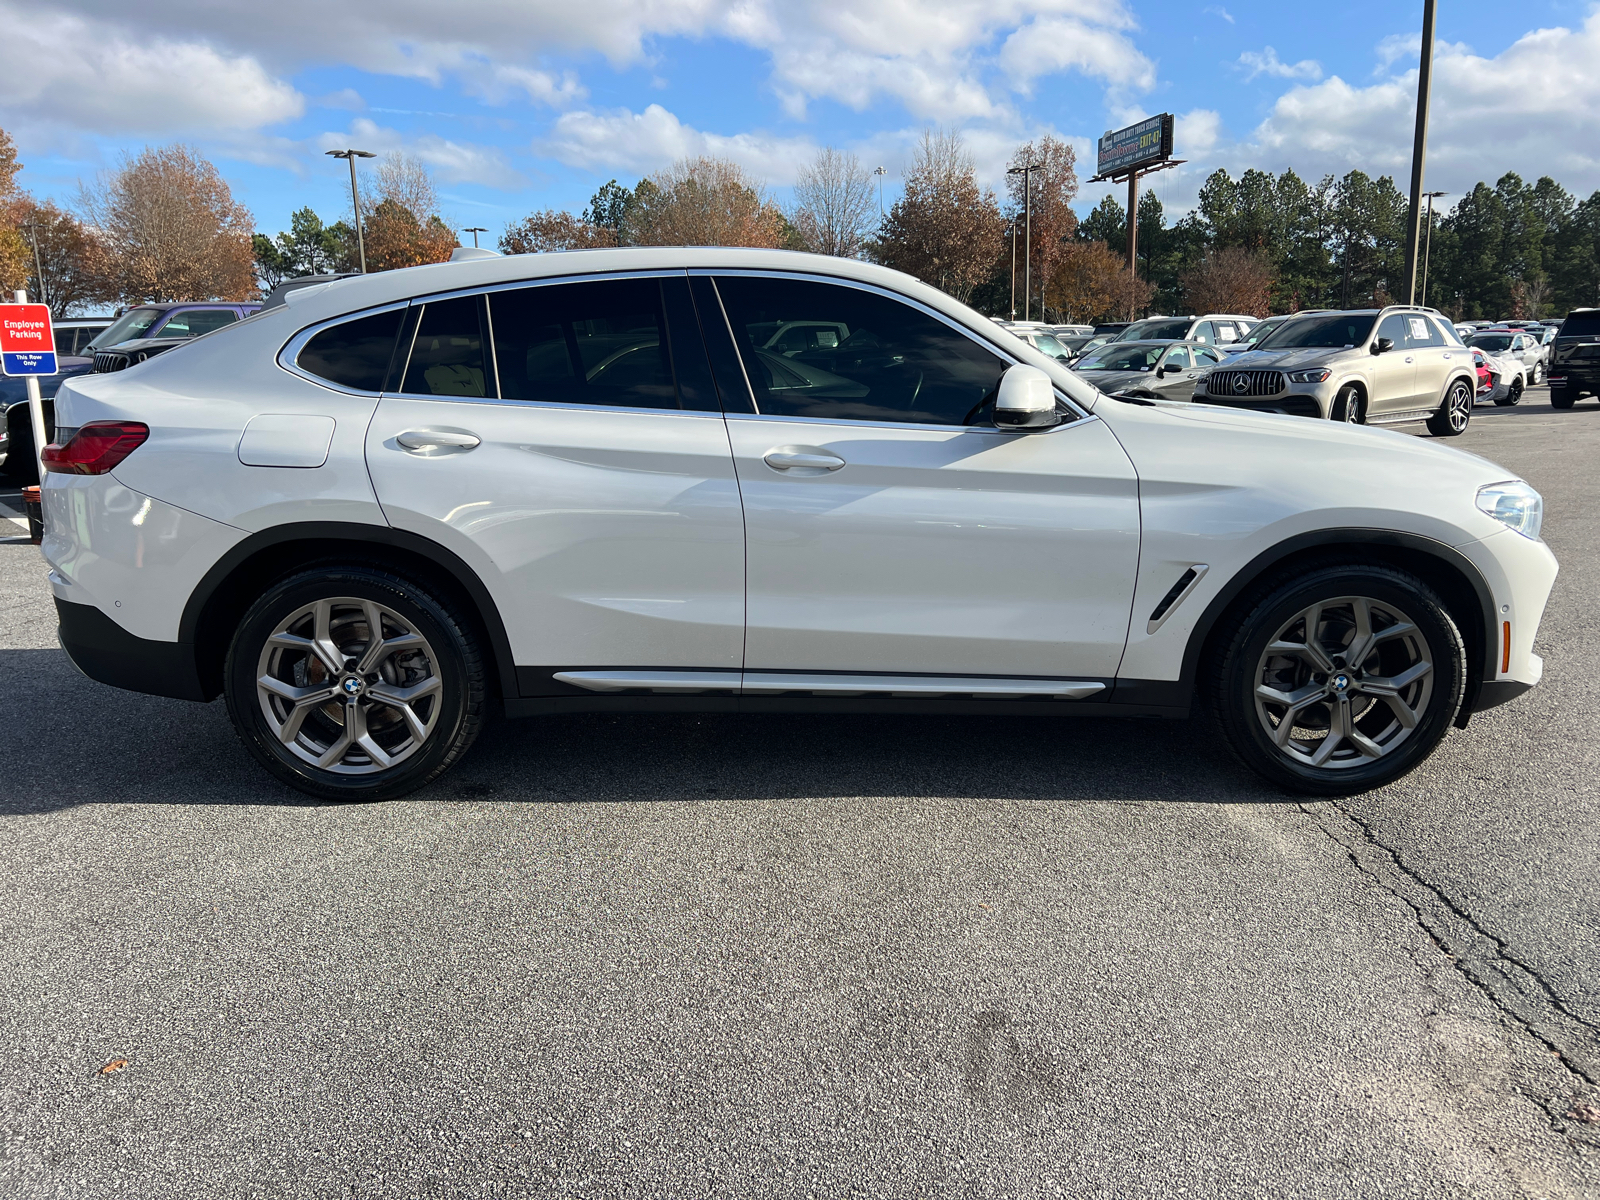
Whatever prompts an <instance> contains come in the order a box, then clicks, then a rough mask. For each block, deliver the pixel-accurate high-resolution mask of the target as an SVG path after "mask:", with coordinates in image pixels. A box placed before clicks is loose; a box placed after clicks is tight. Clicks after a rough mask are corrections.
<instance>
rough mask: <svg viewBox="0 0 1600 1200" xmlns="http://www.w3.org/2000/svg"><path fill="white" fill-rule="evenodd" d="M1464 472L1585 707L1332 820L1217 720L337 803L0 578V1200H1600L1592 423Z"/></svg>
mask: <svg viewBox="0 0 1600 1200" xmlns="http://www.w3.org/2000/svg"><path fill="white" fill-rule="evenodd" d="M1416 428H1418V429H1420V427H1416ZM1456 444H1457V445H1459V446H1460V447H1461V448H1463V449H1467V450H1471V451H1475V452H1477V453H1480V454H1483V455H1485V456H1487V457H1489V458H1492V459H1494V460H1496V461H1498V462H1500V463H1501V464H1503V465H1504V466H1505V467H1506V468H1507V469H1508V471H1509V472H1511V473H1520V474H1522V475H1523V476H1524V477H1525V478H1527V479H1528V480H1529V481H1530V482H1531V483H1532V484H1533V485H1534V486H1535V487H1537V488H1539V489H1540V490H1541V491H1542V492H1543V493H1544V495H1545V498H1546V503H1547V506H1548V508H1547V517H1546V525H1545V531H1546V537H1547V540H1548V541H1549V542H1550V543H1551V545H1552V546H1553V547H1554V549H1555V551H1556V554H1557V555H1558V557H1559V558H1560V559H1561V563H1562V575H1561V577H1560V579H1559V580H1558V581H1557V584H1556V590H1555V593H1554V595H1553V597H1552V599H1551V604H1550V608H1549V610H1548V612H1547V614H1546V617H1545V621H1544V626H1543V630H1542V635H1541V646H1540V652H1541V653H1543V654H1544V655H1545V658H1546V677H1545V682H1544V684H1543V685H1542V686H1541V687H1539V688H1538V689H1536V690H1535V691H1533V692H1532V693H1530V694H1529V695H1528V696H1525V697H1523V698H1522V699H1520V700H1518V701H1515V702H1513V703H1512V704H1511V705H1508V706H1506V707H1504V708H1500V709H1496V710H1492V711H1490V712H1488V713H1485V714H1482V715H1480V716H1478V717H1475V718H1474V719H1473V722H1472V725H1471V728H1470V729H1469V730H1468V731H1466V732H1465V733H1459V732H1457V733H1452V734H1451V735H1449V737H1448V738H1447V739H1446V741H1445V743H1444V744H1443V746H1441V748H1440V750H1439V752H1438V753H1437V754H1436V755H1435V756H1434V757H1433V758H1431V759H1429V760H1428V761H1427V762H1425V763H1424V764H1423V765H1422V767H1421V768H1419V770H1417V771H1416V772H1415V773H1414V774H1412V775H1410V776H1408V777H1406V778H1405V779H1403V780H1402V781H1401V782H1399V783H1398V784H1396V785H1393V786H1391V787H1389V788H1387V789H1384V790H1383V791H1380V792H1377V793H1373V794H1370V795H1367V796H1363V797H1358V798H1356V799H1353V800H1345V801H1341V802H1340V803H1339V804H1338V805H1337V806H1334V805H1331V804H1302V803H1299V802H1297V801H1296V800H1294V799H1292V798H1289V797H1287V796H1285V795H1283V794H1280V793H1277V792H1275V791H1273V790H1271V789H1269V788H1267V787H1266V786H1264V785H1262V784H1261V783H1259V782H1258V781H1257V780H1256V779H1255V778H1254V777H1253V776H1249V775H1247V774H1246V773H1245V772H1244V771H1242V770H1241V769H1239V768H1237V767H1235V766H1233V765H1232V764H1231V763H1230V762H1229V761H1227V760H1226V759H1225V757H1224V756H1223V755H1222V754H1221V752H1220V751H1219V750H1218V749H1217V748H1215V747H1214V746H1213V745H1212V744H1211V742H1210V741H1209V740H1208V738H1207V736H1206V733H1205V730H1204V727H1203V726H1202V725H1201V724H1199V723H1198V722H1196V723H1193V724H1176V723H1175V724H1154V723H1132V722H1117V721H1096V720H1079V721H1065V720H1064V721H1060V722H1043V721H1036V722H1033V723H1026V722H1019V721H1017V720H1014V719H977V718H939V719H932V720H930V719H923V718H911V717H904V718H875V719H861V718H850V717H793V716H790V717H761V718H754V717H751V718H736V717H681V718H660V717H612V716H599V717H588V718H579V717H572V718H562V719H559V720H551V721H548V722H545V723H527V724H504V725H501V726H499V727H497V728H496V729H494V730H492V731H491V732H490V733H489V734H488V735H487V736H486V737H485V738H484V739H483V740H482V741H481V742H480V743H479V745H478V747H477V748H476V749H475V750H474V752H473V754H472V756H471V757H470V758H469V759H468V760H467V762H466V763H464V764H463V766H462V767H461V768H460V769H458V770H457V771H455V772H454V773H452V774H451V775H450V776H449V777H448V778H446V779H445V780H443V781H442V782H441V783H440V784H439V785H437V786H436V787H434V788H433V789H431V790H425V791H423V792H421V793H419V794H418V795H417V796H415V797H413V798H411V799H409V800H403V801H397V802H394V803H387V804H377V805H369V806H351V807H338V806H329V805H318V804H315V803H311V802H308V801H307V800H306V799H305V798H304V797H302V796H300V795H299V794H298V793H293V792H290V791H288V790H287V789H284V788H281V787H278V786H276V785H274V784H272V783H270V782H268V781H267V780H266V778H265V777H264V776H262V775H261V774H260V773H259V771H258V770H257V769H256V768H255V766H254V764H253V763H252V762H251V761H250V760H249V759H248V757H247V755H246V754H245V752H244V750H243V749H242V748H241V747H240V745H239V744H238V742H237V740H236V739H235V737H234V734H233V732H232V730H231V728H230V726H229V725H228V722H227V718H226V714H225V713H224V711H223V708H222V705H221V704H220V703H215V704H212V705H210V706H208V707H200V706H195V705H190V704H185V703H182V702H179V701H168V700H161V699H156V698H152V697H144V696H137V695H132V694H129V693H123V692H117V691H113V690H112V689H109V688H105V687H101V686H99V685H97V684H93V683H90V682H89V681H87V680H85V679H82V678H81V677H79V676H77V675H76V674H74V673H73V672H72V670H71V668H70V667H69V666H68V665H67V663H66V661H65V659H64V657H63V655H62V654H61V653H60V651H59V650H57V649H56V648H55V641H54V628H53V627H54V617H53V612H52V610H51V606H50V602H49V592H48V588H47V586H46V585H45V583H44V580H43V565H42V563H41V562H40V560H39V557H38V552H37V550H36V549H35V548H32V547H28V546H18V545H5V546H0V679H3V680H4V682H5V684H6V687H5V690H4V696H3V698H0V728H3V729H5V730H6V732H7V742H8V745H7V749H6V751H5V770H4V774H3V776H0V778H3V779H4V780H5V781H6V782H5V786H4V788H3V789H0V792H3V795H0V821H3V822H4V829H5V834H6V836H5V837H4V839H3V840H0V888H3V889H4V890H3V892H0V956H3V957H0V1045H3V1046H4V1047H5V1057H4V1058H3V1059H0V1106H3V1110H4V1113H5V1120H4V1123H3V1125H0V1129H3V1132H0V1137H3V1139H4V1144H3V1149H0V1192H3V1193H8V1194H20V1195H29V1196H34V1195H38V1196H52V1195H61V1196H66V1195H72V1196H93V1195H115V1194H128V1195H134V1194H139V1195H173V1196H178V1195H201V1194H206V1195H240V1196H247V1195H262V1196H284V1195H288V1196H302V1195H303V1196H330V1195H351V1196H376V1195H397V1196H411V1195H416V1196H445V1195H458V1194H459V1195H483V1194H487V1195H520V1194H530V1195H532V1194H541V1195H543V1194H557V1195H585V1196H589V1195H594V1196H605V1195H620V1194H626V1195H672V1196H687V1195H702V1194H740V1195H745V1194H770V1195H785V1196H787V1195H795V1194H808V1193H809V1194H815V1195H818V1196H826V1195H841V1194H861V1195H887V1196H904V1195H919V1194H925V1195H966V1196H989V1195H996V1196H998V1195H1017V1196H1031V1195H1056V1194H1062V1195H1074V1196H1082V1195H1101V1194H1103V1195H1130V1196H1133V1195H1164V1194H1183V1193H1189V1194H1195V1193H1205V1194H1211V1195H1240V1196H1245V1195H1251V1196H1255V1195H1303V1196H1341V1195H1348V1196H1366V1195H1372V1194H1374V1193H1375V1192H1378V1191H1380V1190H1382V1191H1383V1192H1384V1193H1385V1194H1387V1195H1393V1196H1473V1197H1478V1196H1485V1197H1492V1196H1520V1195H1528V1196H1581V1195H1586V1194H1593V1190H1594V1189H1595V1188H1597V1187H1600V1124H1591V1123H1588V1122H1587V1121H1585V1120H1584V1119H1583V1117H1584V1116H1585V1115H1586V1114H1588V1113H1589V1112H1591V1111H1595V1115H1596V1116H1597V1117H1600V1111H1596V1110H1593V1109H1591V1108H1587V1107H1585V1106H1586V1105H1587V1106H1592V1105H1600V1089H1597V1088H1596V1087H1595V1086H1594V1085H1595V1084H1596V1083H1597V1082H1600V1034H1597V1029H1600V968H1597V967H1596V965H1595V964H1596V963H1597V962H1600V898H1597V889H1596V880H1597V877H1600V873H1597V868H1600V852H1597V842H1600V838H1597V836H1596V830H1597V829H1600V784H1597V782H1596V780H1597V776H1600V769H1597V768H1600V761H1597V760H1600V754H1597V751H1596V745H1597V734H1600V709H1597V706H1596V704H1595V702H1594V698H1593V689H1592V687H1591V686H1590V680H1592V679H1593V678H1595V677H1596V676H1597V674H1600V646H1597V641H1596V637H1595V634H1596V632H1597V629H1596V627H1597V624H1600V622H1597V618H1596V616H1595V613H1594V606H1593V597H1594V596H1595V595H1596V593H1597V591H1600V535H1597V534H1596V532H1595V528H1594V524H1593V516H1592V514H1593V513H1594V512H1595V511H1596V510H1597V501H1600V483H1597V482H1596V480H1595V478H1594V471H1593V463H1594V462H1595V460H1596V456H1597V454H1600V408H1597V407H1596V406H1594V405H1593V404H1592V403H1589V402H1585V403H1584V404H1582V405H1580V407H1579V408H1577V409H1575V410H1573V411H1571V412H1564V413H1556V412H1553V411H1552V410H1551V409H1550V408H1549V406H1548V400H1547V393H1546V391H1545V390H1544V389H1543V388H1539V389H1534V390H1531V391H1530V392H1529V394H1528V397H1527V399H1525V400H1524V402H1523V404H1522V405H1521V406H1520V407H1518V408H1515V409H1492V408H1489V407H1486V406H1479V408H1478V409H1477V411H1476V413H1475V414H1474V418H1473V423H1472V426H1471V427H1470V428H1469V430H1468V431H1467V433H1466V434H1465V435H1464V436H1463V437H1462V438H1461V439H1460V440H1459V441H1458V442H1457V443H1456ZM1363 486H1365V485H1364V484H1363V482H1362V481H1360V480H1353V481H1352V487H1356V488H1360V487H1363ZM1374 499H1381V497H1375V498H1374ZM123 1059H125V1060H126V1061H127V1065H126V1066H124V1067H121V1068H120V1069H117V1070H115V1071H112V1072H110V1073H107V1074H104V1075H102V1074H98V1073H97V1072H99V1071H100V1070H102V1069H103V1068H105V1067H106V1066H107V1064H109V1063H113V1062H114V1061H116V1060H123ZM1572 1113H1576V1114H1578V1115H1577V1116H1572V1115H1569V1114H1572Z"/></svg>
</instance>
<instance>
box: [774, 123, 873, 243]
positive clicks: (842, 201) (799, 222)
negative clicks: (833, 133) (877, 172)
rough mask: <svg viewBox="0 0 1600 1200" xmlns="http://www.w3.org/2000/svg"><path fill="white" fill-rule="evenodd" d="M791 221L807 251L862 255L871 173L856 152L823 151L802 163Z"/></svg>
mask: <svg viewBox="0 0 1600 1200" xmlns="http://www.w3.org/2000/svg"><path fill="white" fill-rule="evenodd" d="M794 198H795V208H794V215H793V217H792V219H791V223H792V224H793V225H794V227H795V229H796V230H797V231H798V232H799V234H800V238H801V240H802V241H803V242H804V243H805V247H806V249H807V250H810V251H812V252H813V253H815V254H833V255H837V256H838V257H840V258H860V257H861V254H862V251H863V250H864V249H865V247H866V241H867V236H868V234H869V233H870V232H871V230H872V226H873V225H874V224H876V222H875V221H874V220H873V217H872V172H871V171H869V170H867V169H866V168H865V167H864V166H862V165H861V160H860V159H859V158H857V157H856V156H855V155H854V154H846V153H844V152H842V151H839V150H835V149H834V148H833V147H832V146H829V147H827V148H826V149H824V150H822V151H820V152H819V153H818V154H817V157H816V158H815V159H814V160H813V161H812V162H811V164H810V165H809V166H806V167H802V168H801V170H800V177H799V179H798V180H797V181H796V182H795V185H794Z"/></svg>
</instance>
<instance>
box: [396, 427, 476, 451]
mask: <svg viewBox="0 0 1600 1200" xmlns="http://www.w3.org/2000/svg"><path fill="white" fill-rule="evenodd" d="M394 440H395V441H396V442H398V443H399V444H400V445H401V447H403V448H404V449H406V450H416V451H419V452H421V453H423V454H427V453H429V452H432V453H434V454H452V453H460V452H462V451H466V450H471V449H472V448H473V447H474V446H476V445H478V444H479V441H480V439H479V438H478V435H477V434H475V433H468V432H467V431H466V430H465V429H408V430H406V431H405V432H404V433H402V434H399V435H397V436H396V437H395V439H394Z"/></svg>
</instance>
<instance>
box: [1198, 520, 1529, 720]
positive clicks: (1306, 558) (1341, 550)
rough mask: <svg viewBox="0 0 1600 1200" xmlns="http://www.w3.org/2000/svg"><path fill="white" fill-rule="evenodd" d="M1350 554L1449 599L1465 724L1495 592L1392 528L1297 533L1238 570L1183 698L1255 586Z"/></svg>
mask: <svg viewBox="0 0 1600 1200" xmlns="http://www.w3.org/2000/svg"><path fill="white" fill-rule="evenodd" d="M1351 552H1358V553H1359V555H1360V558H1361V559H1362V560H1363V561H1367V562H1371V561H1377V562H1380V563H1382V564H1384V565H1386V566H1392V567H1396V568H1398V569H1400V570H1403V571H1406V572H1408V573H1410V574H1412V575H1416V576H1417V577H1418V578H1420V579H1421V580H1422V581H1423V582H1424V583H1426V584H1428V585H1429V586H1430V587H1432V588H1433V589H1434V590H1435V591H1437V592H1438V593H1439V595H1440V598H1441V599H1443V600H1444V602H1445V606H1446V608H1447V609H1448V610H1449V612H1450V615H1451V617H1452V618H1453V619H1454V620H1455V623H1456V626H1457V628H1459V629H1460V630H1461V638H1462V641H1463V642H1464V643H1465V645H1466V651H1467V687H1466V694H1465V697H1464V698H1463V700H1462V705H1461V714H1462V715H1461V717H1459V718H1458V723H1464V719H1465V717H1466V715H1467V714H1469V713H1471V712H1472V711H1473V706H1474V704H1475V703H1476V701H1477V698H1478V692H1479V689H1480V687H1481V685H1482V683H1483V679H1484V676H1485V668H1486V666H1487V664H1488V663H1489V662H1490V661H1491V656H1492V655H1494V654H1495V653H1496V652H1497V651H1498V647H1499V639H1500V633H1499V626H1498V624H1497V622H1496V619H1495V606H1494V593H1493V592H1492V591H1491V590H1490V588H1489V584H1488V582H1487V581H1486V580H1485V579H1484V578H1483V573H1482V572H1481V571H1479V570H1478V568H1477V566H1476V565H1475V564H1474V563H1473V562H1472V560H1471V559H1469V558H1467V557H1466V556H1465V555H1463V554H1461V553H1460V552H1459V551H1457V550H1456V549H1454V548H1453V547H1451V546H1447V545H1445V544H1444V543H1443V542H1439V541H1435V540H1434V539H1432V538H1427V537H1422V536H1420V535H1418V534H1411V533H1400V532H1397V531H1394V530H1387V529H1324V530H1317V531H1315V532H1312V533H1304V534H1300V535H1299V536H1297V537H1292V538H1289V539H1287V540H1286V541H1283V542H1279V543H1278V544H1277V545H1275V546H1273V547H1271V548H1270V549H1267V550H1264V551H1262V552H1261V553H1260V554H1258V555H1256V557H1255V558H1253V559H1251V560H1250V562H1249V563H1248V564H1246V565H1245V567H1244V568H1243V569H1242V570H1240V571H1237V572H1235V574H1234V576H1233V578H1232V579H1230V580H1229V581H1228V582H1227V584H1226V585H1225V586H1224V587H1223V588H1222V590H1221V591H1219V592H1218V593H1217V595H1216V596H1215V597H1213V598H1212V600H1211V603H1209V604H1208V605H1206V608H1205V611H1204V612H1203V613H1202V614H1201V615H1200V619H1199V620H1198V621H1196V622H1195V627H1194V629H1193V630H1192V631H1191V633H1190V635H1189V641H1188V644H1187V645H1186V646H1185V647H1184V652H1183V668H1182V675H1181V677H1180V684H1181V686H1182V688H1183V694H1184V696H1185V697H1192V696H1193V695H1194V689H1195V684H1196V681H1197V679H1198V677H1199V671H1200V665H1201V663H1202V662H1203V661H1204V660H1205V657H1206V655H1207V654H1209V653H1210V652H1211V650H1212V649H1213V648H1214V646H1215V642H1216V639H1217V637H1218V636H1219V633H1220V630H1221V629H1222V628H1223V627H1225V622H1224V621H1223V618H1224V617H1226V616H1229V615H1231V614H1232V613H1233V612H1235V611H1237V610H1238V609H1239V608H1240V607H1241V605H1242V604H1243V603H1244V600H1245V598H1246V596H1247V594H1248V592H1249V591H1250V589H1251V588H1252V587H1253V586H1254V585H1255V584H1257V583H1259V582H1260V581H1261V580H1262V579H1263V578H1265V577H1266V576H1268V575H1271V574H1275V573H1285V572H1288V571H1290V570H1295V569H1298V568H1302V567H1307V568H1308V567H1311V566H1313V565H1315V564H1318V563H1322V562H1330V561H1338V560H1339V559H1341V558H1347V557H1349V556H1350V554H1351Z"/></svg>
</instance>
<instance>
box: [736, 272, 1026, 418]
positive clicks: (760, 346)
mask: <svg viewBox="0 0 1600 1200" xmlns="http://www.w3.org/2000/svg"><path fill="white" fill-rule="evenodd" d="M717 288H718V290H719V291H721V293H722V300H723V307H724V308H725V309H726V310H727V314H728V320H729V323H730V324H731V325H732V326H733V335H734V339H735V341H736V342H737V343H738V346H739V352H740V354H741V355H743V357H744V362H745V371H746V374H747V375H748V376H749V378H750V383H751V386H752V387H753V388H754V389H755V393H756V407H757V409H758V410H759V411H760V412H763V413H770V414H775V415H782V416H797V417H832V418H835V419H840V420H859V421H915V422H919V423H923V424H938V425H964V424H969V423H976V422H977V421H979V420H980V419H981V413H982V410H983V408H984V404H985V401H986V400H989V399H992V397H991V393H992V392H993V391H994V389H995V386H996V384H997V383H998V382H999V380H1000V373H1001V372H1002V371H1003V370H1005V367H1006V363H1005V361H1004V360H1002V359H1001V358H1000V357H999V356H998V355H996V354H994V353H992V352H991V351H989V350H986V349H984V348H983V347H982V346H980V345H979V344H978V343H977V342H975V341H974V340H973V339H972V338H971V337H968V336H967V335H966V334H964V333H962V332H960V331H959V330H956V329H953V328H951V327H950V326H949V325H946V324H945V323H944V322H943V321H939V320H936V319H935V318H933V317H931V316H928V315H927V314H925V313H922V312H919V311H918V310H916V309H914V308H912V307H910V306H909V305H907V304H904V303H902V302H900V301H898V300H891V299H889V298H888V297H886V296H880V295H877V294H875V293H873V292H868V291H863V290H861V289H859V288H852V287H844V286H842V285H836V284H826V283H812V282H809V281H805V280H798V279H766V278H755V277H730V278H722V279H718V280H717ZM794 322H801V323H809V324H813V325H817V326H823V327H829V326H832V327H838V328H840V329H842V330H844V331H845V332H844V334H843V336H841V337H840V339H839V342H838V345H835V346H822V345H818V346H815V347H814V348H807V349H797V350H794V351H790V352H784V351H783V350H781V349H780V348H779V347H778V346H776V345H768V344H767V343H768V341H769V340H770V339H769V338H767V337H763V336H762V334H763V331H764V330H768V329H771V328H773V327H774V325H778V326H782V325H784V324H788V323H794Z"/></svg>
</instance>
